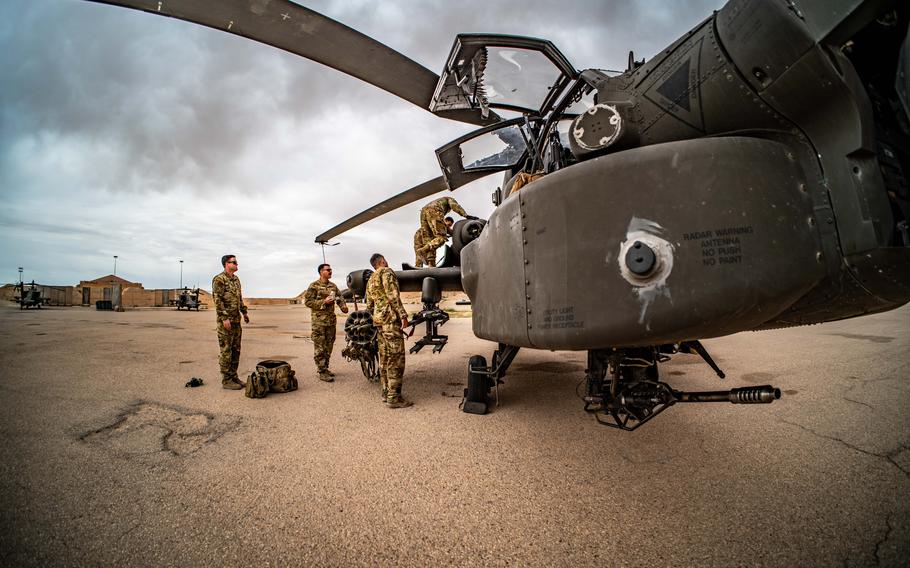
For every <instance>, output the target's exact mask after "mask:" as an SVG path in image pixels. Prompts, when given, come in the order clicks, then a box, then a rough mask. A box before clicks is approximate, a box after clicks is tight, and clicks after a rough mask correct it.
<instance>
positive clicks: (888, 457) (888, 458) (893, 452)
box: [778, 418, 910, 477]
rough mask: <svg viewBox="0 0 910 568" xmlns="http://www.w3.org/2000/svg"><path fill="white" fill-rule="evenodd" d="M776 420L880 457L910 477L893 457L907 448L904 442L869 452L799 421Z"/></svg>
mask: <svg viewBox="0 0 910 568" xmlns="http://www.w3.org/2000/svg"><path fill="white" fill-rule="evenodd" d="M778 420H780V421H781V422H783V423H784V424H789V425H791V426H796V427H797V428H799V429H800V430H804V431H806V432H808V433H810V434H812V435H813V436H817V437H819V438H824V439H825V440H831V441H833V442H838V443H840V444H842V445H843V446H845V447H847V448H850V449H851V450H854V451H856V452H859V453H861V454H865V455H867V456H872V457H876V458H881V459H883V460H884V461H886V462H888V463H890V464H891V465H893V466H894V467H896V468H897V469H898V471H900V472H901V473H903V474H904V475H906V476H907V477H910V472H908V471H907V470H906V469H904V468H903V467H901V466H900V464H898V463H897V461H895V460H894V457H895V456H897V455H898V454H900V453H901V452H903V451H904V450H906V449H908V446H907V445H906V444H901V445H900V446H899V447H897V448H895V449H894V450H891V451H890V452H888V453H885V454H879V453H876V452H870V451H869V450H864V449H863V448H860V447H859V446H855V445H853V444H851V443H850V442H847V441H845V440H842V439H840V438H838V437H837V436H827V435H825V434H821V433H819V432H816V431H815V430H813V429H812V428H809V427H807V426H803V425H802V424H799V423H797V422H791V421H789V420H785V419H783V418H778Z"/></svg>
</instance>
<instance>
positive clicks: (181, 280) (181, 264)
mask: <svg viewBox="0 0 910 568" xmlns="http://www.w3.org/2000/svg"><path fill="white" fill-rule="evenodd" d="M180 287H181V288H183V261H182V260H181V261H180Z"/></svg>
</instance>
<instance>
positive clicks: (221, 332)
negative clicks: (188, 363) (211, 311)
mask: <svg viewBox="0 0 910 568" xmlns="http://www.w3.org/2000/svg"><path fill="white" fill-rule="evenodd" d="M221 266H223V267H224V272H222V273H220V274H218V275H217V276H215V278H213V279H212V298H213V299H214V300H215V319H216V321H217V322H218V324H217V330H218V346H219V348H220V349H221V355H220V356H219V357H218V365H219V366H220V367H221V386H222V387H224V388H226V389H230V390H240V389H242V388H243V387H245V386H246V384H245V383H244V382H243V381H241V380H240V377H238V376H237V366H238V365H239V364H240V339H241V337H242V336H243V329H242V328H241V327H240V316H241V314H242V315H243V321H244V323H250V317H249V316H248V315H247V309H246V306H245V305H243V293H242V292H241V290H240V279H239V278H237V276H235V275H234V273H235V272H237V257H236V256H234V255H233V254H226V255H224V256H222V257H221Z"/></svg>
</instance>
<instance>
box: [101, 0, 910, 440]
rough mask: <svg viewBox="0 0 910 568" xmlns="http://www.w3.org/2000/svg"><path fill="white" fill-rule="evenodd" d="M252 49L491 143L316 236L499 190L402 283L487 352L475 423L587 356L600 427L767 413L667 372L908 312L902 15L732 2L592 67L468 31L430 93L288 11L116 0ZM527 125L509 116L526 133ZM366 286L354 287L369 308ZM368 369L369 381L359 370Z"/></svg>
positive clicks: (353, 281) (511, 39)
mask: <svg viewBox="0 0 910 568" xmlns="http://www.w3.org/2000/svg"><path fill="white" fill-rule="evenodd" d="M105 3H109V4H118V5H123V6H128V7H132V8H138V9H141V10H145V11H148V12H153V13H158V14H161V15H167V16H171V17H176V18H180V19H184V20H188V21H192V22H196V23H199V24H202V25H206V26H209V27H212V28H216V29H220V30H223V31H227V32H229V33H233V34H238V35H241V36H244V37H247V38H250V39H253V40H256V41H260V42H263V43H266V44H269V45H272V46H275V47H278V48H280V49H284V50H286V51H289V52H291V53H295V54H298V55H301V56H303V57H306V58H309V59H312V60H314V61H317V62H319V63H323V64H324V65H327V66H329V67H333V68H335V69H337V70H339V71H342V72H344V73H347V74H349V75H352V76H354V77H357V78H359V79H362V80H363V81H366V82H368V83H370V84H373V85H375V86H377V87H379V88H380V89H383V90H386V91H388V92H389V93H391V94H393V95H396V96H399V97H401V98H402V99H405V100H407V101H409V102H412V103H414V104H415V105H417V106H419V107H421V108H423V109H425V110H427V111H429V112H431V113H433V114H435V115H437V116H440V117H443V118H448V119H452V120H457V121H461V122H465V123H468V124H472V125H475V126H479V127H480V128H479V129H478V130H476V131H474V132H471V133H469V134H466V135H464V136H462V137H460V138H458V139H456V140H454V141H452V142H451V143H449V144H446V145H444V146H442V147H441V148H439V149H437V150H436V155H437V159H438V161H439V165H440V168H441V174H442V175H440V176H439V177H436V178H434V179H432V180H429V181H426V182H423V183H421V184H418V185H416V186H414V187H412V188H411V189H408V190H406V191H404V192H402V193H399V194H397V195H394V196H393V197H390V198H389V199H387V200H385V201H383V202H381V203H379V204H377V205H376V206H374V207H372V208H370V209H368V210H366V211H364V212H362V213H360V214H358V215H356V216H354V217H353V218H351V219H348V220H347V221H344V222H342V223H340V224H338V225H337V226H335V227H333V228H332V229H329V230H328V231H326V232H324V233H322V234H321V235H319V236H317V237H316V241H317V242H323V243H325V242H327V241H328V240H329V239H331V238H333V237H335V236H337V235H339V234H341V233H342V232H344V231H346V230H348V229H351V228H353V227H355V226H357V225H359V224H361V223H364V222H366V221H369V220H370V219H373V218H375V217H377V216H379V215H381V214H383V213H386V212H389V211H391V210H393V209H396V208H398V207H401V206H403V205H406V204H409V203H412V202H415V201H418V200H421V199H424V198H426V197H429V196H431V195H434V194H436V193H439V192H442V191H454V190H456V189H458V188H460V187H462V186H464V185H466V184H468V183H470V182H471V181H474V180H476V179H479V178H481V177H485V176H488V175H491V174H495V173H501V174H502V175H503V184H502V186H501V188H499V189H497V191H496V192H494V195H493V197H492V199H493V203H494V205H495V208H494V210H493V211H492V213H491V214H490V215H489V218H488V219H486V220H465V221H460V222H459V223H458V224H456V226H455V227H454V235H453V243H452V246H451V249H450V254H449V255H447V258H446V262H445V263H444V265H443V266H440V267H436V268H426V269H416V270H402V271H398V272H397V273H396V274H397V276H398V278H399V282H400V285H401V288H402V290H411V291H417V290H420V291H422V295H423V301H424V310H423V312H421V313H423V314H424V319H425V321H427V336H426V337H425V339H427V340H428V341H429V343H428V344H431V343H432V344H434V349H435V345H436V343H434V341H436V340H438V339H439V338H440V337H442V336H439V335H438V333H437V330H436V327H435V326H436V325H438V324H440V323H441V322H440V321H439V320H434V319H433V318H434V315H433V314H434V313H438V312H436V311H434V310H437V308H438V302H439V298H440V294H441V291H444V290H463V291H464V292H466V293H467V295H468V296H469V297H470V299H471V302H472V309H473V322H472V325H473V331H474V334H475V335H476V336H478V337H480V338H483V339H486V340H490V341H492V342H495V343H497V344H498V348H497V349H496V351H495V352H494V353H493V354H492V357H491V361H490V364H489V365H488V364H487V361H486V359H485V358H484V357H483V356H480V355H475V356H474V357H471V359H470V361H469V366H468V370H467V371H468V388H467V389H466V392H465V401H464V405H463V408H464V410H465V411H468V412H474V413H484V412H486V411H487V408H488V405H489V404H490V401H489V400H490V393H491V390H492V389H493V388H497V389H498V384H499V383H500V382H501V380H502V378H503V376H504V375H505V373H506V371H507V369H508V368H509V365H510V364H511V363H512V361H513V360H514V358H515V356H516V355H517V353H518V352H519V350H520V349H523V348H530V349H548V350H576V351H586V352H587V370H586V393H585V402H586V409H588V410H590V411H591V412H593V413H594V414H595V416H596V417H597V419H598V421H599V422H601V423H602V424H605V425H607V426H611V427H615V428H620V429H624V430H634V429H635V428H638V427H639V426H641V425H642V424H644V423H645V422H647V421H649V420H651V419H652V418H653V417H655V416H656V415H658V414H659V413H661V412H663V411H664V410H666V409H667V408H669V407H671V406H673V405H675V404H676V403H682V402H715V401H729V402H733V403H769V402H773V401H774V400H775V399H777V398H779V397H780V390H779V389H776V388H774V387H772V386H770V385H761V386H756V387H746V388H739V389H732V390H726V391H709V392H684V391H679V390H675V389H673V388H672V387H671V386H670V385H669V384H668V383H666V382H664V381H662V380H661V378H660V375H659V372H658V368H659V365H660V363H663V362H665V361H666V360H667V359H668V358H669V357H670V356H672V355H675V354H677V353H696V354H699V355H701V356H702V357H703V358H704V359H705V361H706V362H707V363H708V364H709V365H711V366H712V368H714V370H715V371H716V373H717V374H718V376H719V377H721V378H723V376H724V375H723V372H722V371H721V370H720V369H719V368H717V365H716V364H714V362H713V360H712V359H711V357H710V355H709V354H708V352H707V351H706V350H705V348H704V346H703V345H702V344H701V343H700V341H699V340H701V339H706V338H712V337H720V336H724V335H728V334H732V333H737V332H741V331H747V330H767V329H774V328H780V327H790V326H799V325H807V324H813V323H820V322H827V321H834V320H840V319H845V318H851V317H856V316H861V315H864V314H871V313H877V312H882V311H885V310H890V309H894V308H896V307H899V306H901V305H903V304H905V303H906V302H908V301H910V227H908V220H910V189H908V183H907V177H906V176H907V174H906V173H905V172H907V171H908V170H907V168H910V121H908V116H910V45H908V41H907V28H908V20H910V6H907V5H906V3H902V4H899V3H897V2H893V1H887V0H865V1H864V0H831V1H829V2H808V1H800V0H789V1H784V0H731V1H730V2H728V3H727V4H726V5H725V6H724V7H723V8H722V9H720V10H718V11H716V12H714V13H713V14H711V15H709V16H707V18H706V19H705V20H704V21H703V22H701V23H700V24H698V25H697V26H696V27H695V28H693V29H692V30H691V31H689V32H688V33H686V34H684V35H683V36H682V37H680V38H679V39H678V40H677V41H675V42H673V43H672V44H671V45H670V46H668V47H667V48H666V49H664V50H663V51H661V52H660V53H658V54H657V55H656V56H654V57H653V58H652V59H650V60H648V61H645V60H636V59H635V57H634V55H633V54H631V53H630V54H629V58H628V65H627V68H626V69H625V70H624V71H622V72H607V71H603V70H598V69H586V70H581V71H579V70H576V69H575V68H574V67H573V66H572V64H571V63H570V62H569V61H568V60H567V59H566V58H565V57H564V56H563V55H562V53H561V52H560V51H559V50H558V49H557V48H556V46H555V45H553V44H552V43H551V42H549V41H546V40H541V39H536V38H528V37H517V36H503V35H491V34H462V35H458V36H457V37H456V38H455V43H454V45H453V47H452V50H451V52H450V55H449V57H448V58H447V59H446V61H445V62H444V65H443V68H442V72H441V73H440V74H439V75H436V74H435V73H433V72H432V71H430V70H428V69H426V68H424V67H422V66H421V65H419V64H417V63H415V62H414V61H412V60H410V59H408V58H407V57H405V56H404V55H402V54H400V53H398V52H396V51H394V50H392V49H390V48H388V47H386V46H385V45H382V44H380V43H378V42H376V41H375V40H372V39H371V38H369V37H367V36H364V35H363V34H360V33H359V32H357V31H355V30H353V29H351V28H348V27H346V26H344V25H343V24H340V23H338V22H336V21H334V20H331V19H329V18H327V17H325V16H322V15H320V14H318V13H316V12H313V11H312V10H309V9H307V8H304V7H302V6H299V5H297V4H294V3H293V2H288V1H279V0H273V1H271V2H261V1H241V0H237V1H230V2H229V1H224V0H221V1H215V0H212V1H195V2H178V1H174V0H171V1H157V0H135V1H131V0H124V1H109V2H105ZM514 115H517V116H514ZM368 277H369V271H356V272H354V273H352V274H350V275H349V277H348V286H349V287H350V288H351V289H352V290H353V291H355V293H360V294H362V293H363V289H364V286H365V283H366V279H367V278H368ZM365 372H366V371H365Z"/></svg>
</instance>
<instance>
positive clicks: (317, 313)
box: [303, 264, 348, 383]
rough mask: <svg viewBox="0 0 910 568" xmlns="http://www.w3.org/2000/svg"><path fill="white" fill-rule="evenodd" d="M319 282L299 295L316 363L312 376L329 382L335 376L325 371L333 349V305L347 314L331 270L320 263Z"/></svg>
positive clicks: (346, 307) (327, 368)
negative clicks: (306, 313) (307, 311)
mask: <svg viewBox="0 0 910 568" xmlns="http://www.w3.org/2000/svg"><path fill="white" fill-rule="evenodd" d="M317 270H318V271H319V280H316V281H315V282H313V283H312V284H310V285H309V287H308V288H307V289H306V292H305V293H304V295H303V299H304V303H305V304H306V306H307V307H308V308H310V314H311V317H310V325H311V328H312V331H311V333H310V335H311V337H312V338H313V359H314V360H315V361H316V373H317V374H316V376H317V378H318V379H319V380H320V381H325V382H327V383H330V382H332V381H334V380H335V378H334V377H335V373H333V372H332V371H330V370H329V361H330V360H331V358H332V348H333V347H334V346H335V331H336V329H337V326H336V318H335V306H338V307H339V308H341V311H342V312H344V313H348V305H347V303H346V302H345V301H344V298H342V297H341V290H339V289H338V286H336V285H335V283H334V282H332V281H330V280H329V278H331V277H332V267H331V266H329V265H328V264H320V265H319V268H317Z"/></svg>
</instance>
